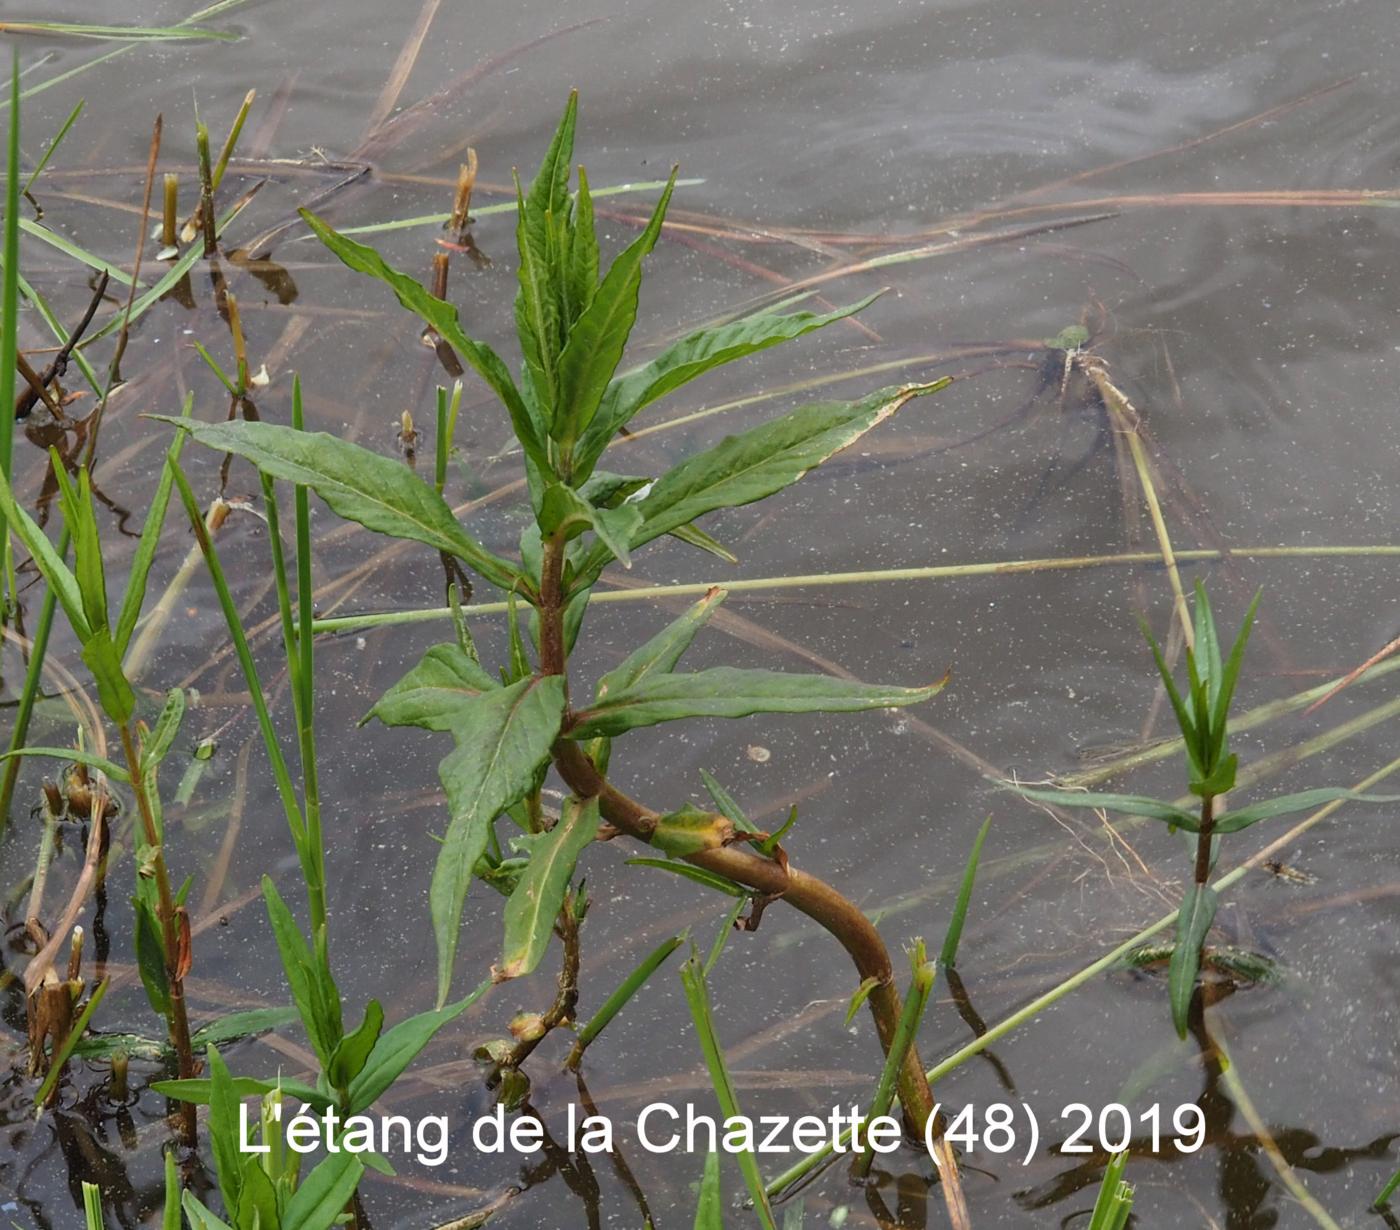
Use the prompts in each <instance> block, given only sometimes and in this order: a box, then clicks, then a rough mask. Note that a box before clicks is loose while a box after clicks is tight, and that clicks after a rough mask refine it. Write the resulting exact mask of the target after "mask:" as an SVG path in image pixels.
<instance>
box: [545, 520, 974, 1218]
mask: <svg viewBox="0 0 1400 1230" xmlns="http://www.w3.org/2000/svg"><path fill="white" fill-rule="evenodd" d="M563 568H564V544H563V542H562V540H561V539H559V538H557V537H556V538H552V539H548V540H546V542H545V543H544V552H543V558H542V562H541V576H540V604H539V608H538V613H539V627H540V668H541V670H542V671H543V672H544V673H545V674H550V675H561V676H563V677H564V678H565V680H566V684H567V678H568V670H567V668H568V653H567V650H566V648H565V643H564V607H565V602H566V595H565V593H564V585H563ZM566 720H567V719H566ZM554 765H555V768H556V769H557V770H558V772H559V775H560V777H562V778H563V779H564V782H565V784H566V785H567V786H568V787H569V789H570V790H572V791H573V792H574V793H575V794H576V795H577V796H578V797H579V798H585V799H587V798H596V799H597V800H598V806H599V811H600V813H601V814H602V816H603V818H604V819H605V820H607V821H608V823H610V824H612V825H613V826H614V827H616V828H617V829H619V830H620V831H622V832H623V833H626V834H627V835H628V836H629V837H633V838H635V839H637V840H638V841H643V842H645V841H649V840H650V838H651V835H652V832H653V831H654V829H655V828H656V823H657V821H658V820H659V819H660V813H658V812H656V811H653V810H652V809H651V808H649V807H647V806H645V805H644V804H642V803H640V802H638V801H637V800H636V799H633V798H632V797H630V796H629V795H627V794H624V793H623V792H622V791H621V790H619V789H617V787H616V786H614V785H613V784H612V783H611V782H610V781H609V780H608V779H607V778H606V777H604V776H603V775H602V774H601V773H599V772H598V769H597V766H596V765H594V763H593V761H592V760H591V759H590V758H589V757H588V755H587V753H585V752H584V750H583V748H582V747H580V746H579V744H578V743H577V742H575V741H574V740H572V739H569V738H566V737H561V738H560V739H559V740H558V741H557V742H556V743H555V745H554ZM687 861H688V862H690V863H693V864H694V865H695V866H697V867H702V868H704V869H705V870H706V871H712V872H715V873H716V874H718V875H721V876H724V877H725V878H727V879H730V880H733V881H735V882H736V883H738V884H742V885H744V886H745V887H746V888H751V889H753V890H754V891H755V892H757V893H760V894H763V895H765V896H772V897H781V898H782V899H783V900H784V901H786V902H787V903H788V904H789V905H791V906H793V907H794V908H795V909H797V910H800V911H801V912H802V913H803V914H806V915H807V917H808V918H811V919H812V920H813V921H815V922H817V923H819V924H820V925H821V926H822V927H823V928H824V929H825V930H827V931H829V932H830V933H831V935H832V936H833V937H834V938H835V939H836V940H837V941H838V942H839V943H840V944H841V946H842V947H843V948H844V949H845V950H846V952H847V953H848V954H849V955H850V957H851V960H852V961H853V962H854V964H855V967H856V972H857V974H858V975H859V977H860V979H861V981H866V980H871V981H872V983H873V987H874V989H873V990H872V991H871V993H870V995H869V997H868V999H867V1003H868V1004H869V1007H870V1012H871V1015H872V1016H873V1017H874V1018H875V1028H876V1032H877V1033H878V1034H879V1037H880V1046H881V1049H882V1050H883V1051H884V1052H885V1053H886V1054H888V1052H889V1049H890V1047H891V1045H892V1044H893V1043H894V1038H895V1032H896V1030H897V1028H898V1026H899V1017H900V1012H901V1010H902V1005H901V1003H900V996H899V991H898V989H897V988H896V986H895V982H894V971H893V968H892V967H891V964H890V955H889V951H888V949H886V947H885V942H884V940H883V939H882V938H881V937H880V933H879V931H877V930H876V929H875V926H874V924H873V923H871V921H870V919H868V918H867V917H866V916H865V913H864V912H863V911H862V910H861V909H860V908H859V907H858V906H856V905H855V904H854V903H853V902H851V901H850V900H848V899H847V898H846V897H844V896H843V895H842V894H841V893H839V892H838V891H837V890H836V889H835V888H833V887H832V886H831V885H830V884H827V883H826V882H825V881H824V880H821V879H819V878H817V877H816V876H813V875H809V874H808V873H807V872H804V871H801V870H799V869H798V868H796V867H792V866H791V865H789V866H787V867H784V866H783V865H782V864H780V863H778V862H775V861H773V860H771V859H767V858H762V857H760V856H758V855H757V854H754V853H753V852H752V851H750V850H747V849H741V848H740V847H738V846H726V847H722V848H720V849H714V850H704V851H700V852H699V853H696V854H693V855H690V856H689V857H688V858H687ZM898 1091H899V1101H900V1106H901V1108H902V1109H903V1111H904V1115H905V1119H906V1121H907V1123H908V1126H909V1128H910V1129H911V1131H913V1132H914V1133H916V1134H917V1135H918V1136H919V1137H920V1138H922V1137H923V1135H924V1130H925V1126H926V1125H927V1123H928V1121H929V1119H930V1118H931V1117H932V1116H933V1114H934V1104H933V1091H932V1089H931V1088H930V1086H929V1083H928V1081H927V1080H926V1079H925V1078H924V1068H923V1062H922V1061H921V1060H920V1058H919V1052H918V1047H917V1046H916V1045H911V1046H910V1047H909V1049H908V1052H907V1053H906V1055H905V1059H904V1063H903V1065H902V1067H901V1070H900V1075H899V1080H898ZM937 1143H938V1148H937V1156H936V1157H935V1161H936V1162H937V1163H938V1165H939V1169H940V1171H941V1172H942V1175H943V1179H944V1184H945V1193H944V1194H945V1199H946V1200H947V1202H948V1206H949V1211H950V1213H952V1215H953V1220H954V1225H955V1226H957V1225H961V1224H965V1221H964V1220H962V1219H960V1217H959V1213H960V1212H961V1213H963V1217H964V1218H965V1212H964V1210H965V1206H964V1205H963V1201H962V1192H961V1185H960V1183H959V1181H958V1175H957V1167H956V1161H955V1158H954V1156H953V1154H952V1150H951V1148H949V1146H948V1145H947V1142H946V1140H944V1139H943V1138H942V1136H941V1135H940V1136H939V1139H938V1142H937Z"/></svg>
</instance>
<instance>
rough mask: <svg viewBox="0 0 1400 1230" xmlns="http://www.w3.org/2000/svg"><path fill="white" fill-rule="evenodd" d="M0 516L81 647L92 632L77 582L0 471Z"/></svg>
mask: <svg viewBox="0 0 1400 1230" xmlns="http://www.w3.org/2000/svg"><path fill="white" fill-rule="evenodd" d="M0 516H3V520H4V523H5V524H7V525H8V526H9V528H10V532H11V533H13V534H14V535H15V537H16V538H18V539H19V540H20V541H21V542H22V543H24V548H25V550H26V551H28V552H29V555H30V557H31V558H32V559H33V560H34V565H35V567H37V568H38V569H39V571H40V572H41V573H42V574H43V577H44V580H45V581H47V582H48V584H49V588H50V589H52V590H53V592H54V597H55V598H57V599H58V604H59V605H60V606H61V607H62V608H63V613H64V614H65V615H67V616H68V622H69V623H70V624H71V625H72V627H73V635H74V636H76V637H77V638H78V640H79V642H80V643H84V642H86V641H87V640H88V639H89V638H90V637H91V636H92V628H91V627H90V626H89V625H88V621H87V615H86V614H85V613H84V610H83V595H82V593H81V591H80V590H79V588H78V579H77V577H75V576H74V575H73V573H72V572H71V571H70V570H69V568H68V565H67V564H65V563H64V562H63V557H62V556H60V555H59V553H58V552H57V551H55V550H54V547H53V543H51V542H50V541H49V540H48V536H47V535H46V534H45V533H44V531H43V530H42V529H40V528H39V526H38V524H37V523H36V522H35V521H34V518H33V517H31V516H30V515H29V514H28V513H27V512H26V511H25V510H24V509H23V508H21V507H20V506H19V505H18V504H17V503H16V502H15V498H14V492H13V491H12V490H11V488H10V483H9V480H8V478H6V476H5V474H4V472H3V470H0Z"/></svg>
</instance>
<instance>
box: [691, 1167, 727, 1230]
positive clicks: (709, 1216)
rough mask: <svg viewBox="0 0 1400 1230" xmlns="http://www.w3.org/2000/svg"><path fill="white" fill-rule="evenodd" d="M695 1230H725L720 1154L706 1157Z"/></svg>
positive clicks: (696, 1207)
mask: <svg viewBox="0 0 1400 1230" xmlns="http://www.w3.org/2000/svg"><path fill="white" fill-rule="evenodd" d="M695 1230H724V1194H723V1192H721V1191H720V1186H719V1154H718V1153H708V1154H706V1155H705V1172H704V1174H703V1175H701V1177H700V1198H699V1199H698V1200H697V1201H696V1202H695Z"/></svg>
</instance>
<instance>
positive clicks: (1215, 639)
mask: <svg viewBox="0 0 1400 1230" xmlns="http://www.w3.org/2000/svg"><path fill="white" fill-rule="evenodd" d="M1194 622H1195V630H1196V635H1195V641H1196V647H1195V649H1194V650H1192V654H1193V656H1194V657H1195V659H1196V663H1197V665H1198V666H1202V665H1203V666H1204V668H1205V670H1204V678H1205V681H1206V697H1207V699H1208V700H1209V702H1210V708H1209V710H1208V712H1207V716H1208V717H1209V715H1210V714H1211V713H1213V712H1214V710H1215V702H1216V700H1217V698H1218V697H1219V696H1220V683H1221V675H1222V674H1223V673H1224V672H1223V668H1222V666H1221V659H1220V636H1219V634H1218V633H1217V632H1216V630H1215V612H1214V611H1212V610H1211V609H1210V599H1209V598H1208V597H1206V587H1205V586H1204V585H1202V584H1201V582H1200V581H1199V580H1198V581H1197V582H1196V611H1195V621H1194Z"/></svg>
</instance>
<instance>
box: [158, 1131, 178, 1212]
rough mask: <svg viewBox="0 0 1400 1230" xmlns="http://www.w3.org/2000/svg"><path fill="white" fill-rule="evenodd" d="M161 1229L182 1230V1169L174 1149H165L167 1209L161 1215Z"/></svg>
mask: <svg viewBox="0 0 1400 1230" xmlns="http://www.w3.org/2000/svg"><path fill="white" fill-rule="evenodd" d="M160 1230H180V1171H179V1170H178V1168H177V1167H176V1165H175V1150H174V1149H167V1150H165V1209H164V1210H163V1211H162V1213H161V1215H160Z"/></svg>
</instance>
